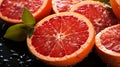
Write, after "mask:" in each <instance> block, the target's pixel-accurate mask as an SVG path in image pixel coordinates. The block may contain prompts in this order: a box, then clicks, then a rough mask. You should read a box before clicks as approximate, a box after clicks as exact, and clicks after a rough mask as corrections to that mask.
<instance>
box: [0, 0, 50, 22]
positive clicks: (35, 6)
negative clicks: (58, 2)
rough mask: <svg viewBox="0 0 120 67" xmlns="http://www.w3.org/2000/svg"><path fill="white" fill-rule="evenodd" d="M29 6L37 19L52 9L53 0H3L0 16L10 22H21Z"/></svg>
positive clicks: (0, 6)
mask: <svg viewBox="0 0 120 67" xmlns="http://www.w3.org/2000/svg"><path fill="white" fill-rule="evenodd" d="M24 7H27V8H28V9H29V11H30V12H31V13H32V14H33V16H34V17H35V19H36V20H40V19H42V18H43V17H45V16H47V15H48V14H49V13H50V11H51V0H32V1H31V0H27V1H26V0H19V1H18V0H3V1H2V2H1V5H0V18H1V19H3V20H5V21H8V22H10V23H13V24H14V23H21V22H22V20H21V15H22V12H23V9H24Z"/></svg>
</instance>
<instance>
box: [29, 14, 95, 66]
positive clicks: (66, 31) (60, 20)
mask: <svg viewBox="0 0 120 67" xmlns="http://www.w3.org/2000/svg"><path fill="white" fill-rule="evenodd" d="M94 37H95V32H94V27H93V25H92V24H91V22H90V21H89V20H88V19H87V18H86V17H84V16H83V15H80V14H78V13H74V12H63V13H57V14H53V15H50V16H48V17H46V18H44V19H43V20H41V21H40V22H38V23H37V25H36V26H35V29H34V33H33V35H32V36H31V37H30V38H27V45H28V47H29V49H30V51H31V52H32V53H33V54H34V55H35V56H36V57H38V58H39V59H42V60H43V61H45V62H47V63H48V64H52V65H57V66H67V65H73V64H76V63H78V62H80V61H82V60H83V59H84V58H85V57H86V56H87V55H88V53H89V52H90V51H91V49H92V47H93V45H94Z"/></svg>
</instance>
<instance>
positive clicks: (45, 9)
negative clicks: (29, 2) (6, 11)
mask: <svg viewBox="0 0 120 67" xmlns="http://www.w3.org/2000/svg"><path fill="white" fill-rule="evenodd" d="M2 2H3V0H2V1H0V3H1V4H2ZM26 8H27V7H26ZM23 9H24V7H23V8H21V9H19V10H23ZM33 9H34V7H33ZM51 9H52V5H51V0H44V4H43V5H42V6H41V7H40V8H39V9H38V10H37V11H36V12H34V13H32V14H33V16H34V18H35V20H36V22H37V21H39V20H41V19H42V18H44V17H45V16H47V15H49V14H50V12H51ZM21 15H22V14H21ZM0 18H1V19H3V20H5V21H6V23H8V24H18V23H22V20H21V19H12V18H8V17H6V16H3V15H2V14H1V12H0Z"/></svg>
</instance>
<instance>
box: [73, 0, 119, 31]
mask: <svg viewBox="0 0 120 67" xmlns="http://www.w3.org/2000/svg"><path fill="white" fill-rule="evenodd" d="M71 11H74V12H77V13H80V14H83V15H85V16H86V17H87V18H88V19H89V20H90V21H91V22H92V24H93V25H94V27H95V30H96V33H98V32H99V31H100V30H102V29H104V28H106V27H108V26H111V25H114V24H117V23H118V20H117V18H116V17H115V16H114V14H113V12H112V10H111V9H110V8H108V7H107V6H105V4H103V3H101V2H99V1H82V2H80V3H78V4H76V5H74V6H73V7H72V8H71Z"/></svg>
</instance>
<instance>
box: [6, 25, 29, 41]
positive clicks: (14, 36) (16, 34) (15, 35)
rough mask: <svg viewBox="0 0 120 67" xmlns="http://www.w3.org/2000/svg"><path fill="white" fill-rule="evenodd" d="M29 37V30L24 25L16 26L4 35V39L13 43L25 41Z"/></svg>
mask: <svg viewBox="0 0 120 67" xmlns="http://www.w3.org/2000/svg"><path fill="white" fill-rule="evenodd" d="M26 37H27V28H26V25H24V24H16V25H13V26H11V27H9V28H8V29H7V31H6V33H5V35H4V38H7V39H10V40H13V41H24V40H26Z"/></svg>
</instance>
